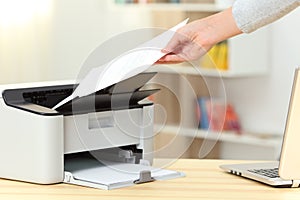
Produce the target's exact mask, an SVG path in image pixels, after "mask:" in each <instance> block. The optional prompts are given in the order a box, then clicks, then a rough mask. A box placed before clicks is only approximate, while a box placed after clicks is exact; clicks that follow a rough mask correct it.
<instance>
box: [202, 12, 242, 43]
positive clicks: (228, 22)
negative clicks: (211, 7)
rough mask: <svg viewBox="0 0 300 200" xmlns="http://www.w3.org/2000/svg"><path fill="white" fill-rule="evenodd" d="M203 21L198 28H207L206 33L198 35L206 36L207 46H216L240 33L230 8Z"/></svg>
mask: <svg viewBox="0 0 300 200" xmlns="http://www.w3.org/2000/svg"><path fill="white" fill-rule="evenodd" d="M203 21H204V23H203V22H200V23H199V24H200V26H203V25H204V26H206V27H207V28H206V32H204V33H203V32H202V33H201V32H199V33H201V34H206V36H207V38H208V39H207V42H208V44H209V45H214V44H217V43H218V42H221V41H223V40H226V39H228V38H230V37H233V36H235V35H238V34H241V33H242V31H241V30H240V29H239V27H238V26H237V24H236V21H235V19H234V17H233V14H232V8H228V9H226V10H224V11H222V12H220V13H217V14H215V15H212V16H210V17H207V18H204V19H203ZM198 38H201V37H198Z"/></svg>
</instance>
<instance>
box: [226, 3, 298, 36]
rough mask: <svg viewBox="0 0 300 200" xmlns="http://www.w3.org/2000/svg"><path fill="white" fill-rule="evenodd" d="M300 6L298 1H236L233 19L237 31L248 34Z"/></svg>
mask: <svg viewBox="0 0 300 200" xmlns="http://www.w3.org/2000/svg"><path fill="white" fill-rule="evenodd" d="M299 5H300V0H236V1H235V3H234V4H233V7H232V13H233V17H234V19H235V21H236V24H237V26H238V27H239V29H240V30H241V31H242V32H244V33H250V32H252V31H255V30H256V29H258V28H260V27H262V26H265V25H267V24H269V23H272V22H273V21H275V20H277V19H279V18H281V17H282V16H284V15H286V14H287V13H289V12H290V11H292V10H293V9H295V8H297V7H298V6H299Z"/></svg>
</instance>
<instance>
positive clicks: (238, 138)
mask: <svg viewBox="0 0 300 200" xmlns="http://www.w3.org/2000/svg"><path fill="white" fill-rule="evenodd" d="M156 127H163V128H162V129H161V130H160V133H167V134H173V135H180V136H186V137H195V138H202V139H208V140H218V141H221V142H232V143H239V144H247V145H256V146H264V147H268V146H269V147H279V146H280V144H281V139H282V138H281V136H278V135H270V134H265V135H262V134H260V135H259V134H246V133H243V134H240V135H239V134H237V133H235V132H233V131H224V132H222V133H221V134H218V133H217V132H213V131H208V130H201V129H193V128H180V127H178V126H171V125H168V126H163V125H156Z"/></svg>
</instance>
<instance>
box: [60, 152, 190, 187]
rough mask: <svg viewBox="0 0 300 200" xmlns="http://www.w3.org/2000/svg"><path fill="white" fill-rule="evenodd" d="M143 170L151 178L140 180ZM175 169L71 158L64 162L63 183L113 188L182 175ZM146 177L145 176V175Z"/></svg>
mask: <svg viewBox="0 0 300 200" xmlns="http://www.w3.org/2000/svg"><path fill="white" fill-rule="evenodd" d="M144 172H146V173H147V172H149V173H151V179H149V180H140V179H141V174H143V173H144ZM183 176H184V174H183V173H181V172H177V171H171V170H164V169H159V168H154V167H151V166H145V165H140V164H131V163H120V162H111V161H103V162H102V163H101V162H99V161H97V160H96V159H91V158H73V159H71V160H68V161H67V162H66V163H65V178H64V182H65V183H70V184H75V185H81V186H87V187H93V188H99V189H105V190H110V189H115V188H121V187H126V186H131V185H134V184H137V183H139V182H140V181H141V182H150V181H155V180H166V179H172V178H178V177H183ZM146 177H147V176H146Z"/></svg>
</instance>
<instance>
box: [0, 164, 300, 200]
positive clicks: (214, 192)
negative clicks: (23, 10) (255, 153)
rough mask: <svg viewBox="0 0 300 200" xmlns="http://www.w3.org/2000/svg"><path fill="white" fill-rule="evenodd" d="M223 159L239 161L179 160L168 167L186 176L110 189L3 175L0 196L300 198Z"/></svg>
mask: <svg viewBox="0 0 300 200" xmlns="http://www.w3.org/2000/svg"><path fill="white" fill-rule="evenodd" d="M239 162H245V161H239ZM248 162H249V161H248ZM224 163H226V164H229V163H237V161H225V160H179V161H177V162H176V163H175V164H173V165H172V166H171V167H169V168H170V169H174V170H179V171H182V172H185V173H186V177H185V178H178V179H174V180H167V181H156V182H152V183H146V184H141V185H135V186H133V187H128V188H123V189H116V190H110V191H106V190H98V189H92V188H85V187H80V186H73V185H68V184H55V185H47V186H45V185H36V184H28V183H22V182H17V181H9V180H1V179H0V199H1V200H2V199H3V200H8V199H22V200H27V199H30V200H33V199H38V200H42V199H49V200H50V199H51V200H56V199H59V200H62V199H70V200H90V199H95V200H96V199H97V200H99V199H109V200H114V199H115V200H122V199H127V200H146V199H153V200H154V199H155V200H158V199H164V200H175V199H180V200H182V199H189V200H190V199H209V200H211V199H218V200H220V199H230V200H232V199H236V200H241V199H249V200H250V199H251V200H253V199H263V200H268V199H270V200H276V199H287V200H293V199H295V200H296V199H297V200H299V199H300V189H298V188H296V189H295V188H294V189H291V188H281V189H277V188H272V187H269V186H266V185H263V184H260V183H257V182H254V181H251V180H247V179H244V178H241V177H237V176H234V175H231V174H228V173H226V172H223V171H222V170H221V169H219V167H218V166H219V165H220V164H224Z"/></svg>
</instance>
